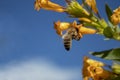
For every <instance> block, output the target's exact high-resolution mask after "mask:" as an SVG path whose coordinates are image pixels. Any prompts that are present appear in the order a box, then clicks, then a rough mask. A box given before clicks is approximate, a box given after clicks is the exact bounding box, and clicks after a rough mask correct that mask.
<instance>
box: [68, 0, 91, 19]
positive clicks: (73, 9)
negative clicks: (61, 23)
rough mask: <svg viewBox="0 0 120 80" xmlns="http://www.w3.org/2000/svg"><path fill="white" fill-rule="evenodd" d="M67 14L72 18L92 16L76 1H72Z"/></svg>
mask: <svg viewBox="0 0 120 80" xmlns="http://www.w3.org/2000/svg"><path fill="white" fill-rule="evenodd" d="M66 12H67V13H68V14H70V15H71V16H72V17H88V16H89V15H90V14H89V13H88V12H87V11H86V10H85V9H84V8H83V7H82V6H81V5H80V4H79V3H78V2H77V1H75V0H72V1H71V2H70V3H69V4H68V6H67V8H66Z"/></svg>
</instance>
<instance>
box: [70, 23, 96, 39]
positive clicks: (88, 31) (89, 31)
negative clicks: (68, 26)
mask: <svg viewBox="0 0 120 80" xmlns="http://www.w3.org/2000/svg"><path fill="white" fill-rule="evenodd" d="M72 26H73V27H76V28H77V29H78V32H79V35H80V36H81V37H82V35H84V34H95V33H96V30H95V29H91V28H87V27H84V26H83V25H82V24H79V25H77V22H76V21H74V22H73V23H72Z"/></svg>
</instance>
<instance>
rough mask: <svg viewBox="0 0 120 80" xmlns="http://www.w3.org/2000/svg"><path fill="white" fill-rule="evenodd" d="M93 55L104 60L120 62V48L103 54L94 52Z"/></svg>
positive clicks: (102, 52)
mask: <svg viewBox="0 0 120 80" xmlns="http://www.w3.org/2000/svg"><path fill="white" fill-rule="evenodd" d="M91 54H92V55H94V56H96V57H100V58H103V59H108V60H115V61H120V48H116V49H110V50H105V51H101V52H92V53H91Z"/></svg>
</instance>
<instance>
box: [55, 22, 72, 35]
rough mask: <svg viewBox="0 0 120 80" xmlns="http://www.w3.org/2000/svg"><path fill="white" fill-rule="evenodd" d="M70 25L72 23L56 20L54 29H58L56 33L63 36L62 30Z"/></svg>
mask: <svg viewBox="0 0 120 80" xmlns="http://www.w3.org/2000/svg"><path fill="white" fill-rule="evenodd" d="M69 27H70V23H68V22H60V21H57V22H54V29H55V30H56V33H57V34H58V35H60V36H62V31H64V30H66V29H68V28H69Z"/></svg>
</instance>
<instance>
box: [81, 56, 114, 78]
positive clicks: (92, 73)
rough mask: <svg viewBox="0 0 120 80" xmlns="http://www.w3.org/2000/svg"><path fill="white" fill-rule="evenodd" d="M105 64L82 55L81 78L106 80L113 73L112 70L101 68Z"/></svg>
mask: <svg viewBox="0 0 120 80" xmlns="http://www.w3.org/2000/svg"><path fill="white" fill-rule="evenodd" d="M103 66H105V64H104V63H102V62H99V61H96V60H93V59H90V58H88V57H87V56H85V57H84V60H83V69H82V72H83V80H89V79H90V78H92V79H93V80H106V79H109V78H110V77H111V75H113V73H112V72H110V71H108V70H105V69H103Z"/></svg>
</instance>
